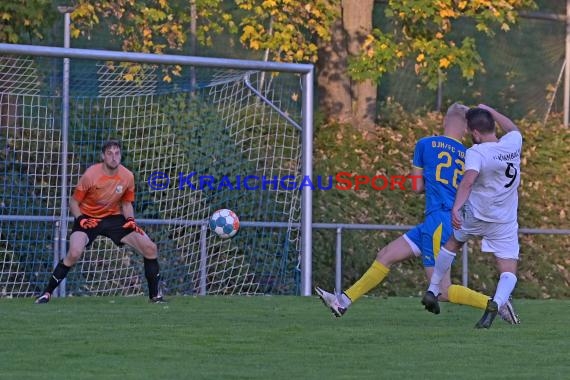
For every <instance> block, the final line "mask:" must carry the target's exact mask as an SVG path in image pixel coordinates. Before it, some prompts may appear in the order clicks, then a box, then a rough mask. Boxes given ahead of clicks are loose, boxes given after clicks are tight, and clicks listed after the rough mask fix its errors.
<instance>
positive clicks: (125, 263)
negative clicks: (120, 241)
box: [0, 55, 302, 296]
mask: <svg viewBox="0 0 570 380" xmlns="http://www.w3.org/2000/svg"><path fill="white" fill-rule="evenodd" d="M70 61H71V64H70V80H69V83H70V86H69V95H70V96H69V129H68V136H69V138H68V145H67V150H68V155H67V174H68V175H67V178H65V179H64V178H63V176H62V162H63V161H62V148H63V147H62V125H63V124H64V123H63V119H62V96H61V95H62V68H63V64H62V59H61V58H57V59H56V58H42V57H22V56H14V55H3V56H0V147H1V148H2V149H1V150H0V177H1V180H2V187H3V188H2V191H1V195H0V210H1V213H0V296H31V295H35V294H38V293H39V292H40V291H41V290H42V288H43V286H44V285H45V283H46V282H47V280H48V278H49V275H50V274H51V271H52V269H53V267H54V264H55V263H56V262H57V260H58V259H60V258H61V257H62V256H64V254H62V250H61V249H60V247H61V241H59V239H58V225H57V224H58V223H56V221H57V220H59V217H60V213H61V208H62V189H61V188H62V183H63V181H66V186H67V193H68V195H71V194H72V193H73V189H74V186H75V185H76V184H77V181H78V180H79V178H80V176H81V174H82V173H83V172H84V171H85V170H86V169H87V168H88V167H89V166H90V165H92V164H93V163H96V162H100V160H101V153H100V152H101V151H100V149H101V145H102V144H103V142H104V141H105V140H107V139H109V138H117V139H119V140H120V141H121V142H122V149H123V162H122V163H123V165H125V166H126V167H127V168H128V169H130V170H131V171H133V173H134V174H135V182H136V200H135V203H134V206H135V214H136V217H137V220H139V221H140V224H142V227H143V228H144V229H145V231H146V232H147V233H148V235H149V236H150V237H151V238H152V239H153V240H154V242H155V243H156V244H157V246H158V249H159V262H160V264H161V279H162V286H163V288H164V290H165V291H166V293H167V294H296V293H298V292H299V281H300V272H299V260H300V248H301V247H300V228H299V222H300V219H301V211H300V210H301V192H300V191H298V190H295V189H294V185H295V183H297V184H298V183H300V182H301V178H302V176H301V131H300V127H299V125H300V124H301V99H302V88H301V86H300V83H301V82H300V79H299V78H300V77H299V75H298V74H289V73H283V72H282V73H277V72H260V71H251V70H250V71H244V70H237V69H223V70H222V69H215V70H214V69H208V68H205V67H183V69H182V74H181V75H180V76H172V80H171V81H165V80H164V75H165V72H167V70H168V69H169V67H167V66H163V65H160V64H152V65H151V64H139V65H133V64H130V65H123V64H121V62H103V61H93V60H87V59H85V60H82V59H71V60H70ZM66 201H67V200H66ZM219 208H229V209H231V210H233V211H235V212H236V214H237V215H238V216H239V217H240V220H241V221H242V225H243V224H245V226H242V228H241V230H240V232H239V233H238V234H237V235H236V236H235V237H234V238H232V239H228V240H223V239H221V238H219V237H218V236H216V235H215V234H213V233H212V232H210V231H209V230H208V228H207V223H206V222H207V220H208V218H209V216H210V215H211V214H212V213H213V212H214V211H215V210H216V209H219ZM248 222H249V225H248ZM275 222H278V223H275ZM71 226H72V223H71V218H69V219H68V221H67V222H66V223H65V224H64V225H63V226H61V228H64V229H66V231H67V236H69V232H70V229H71ZM63 252H64V251H63ZM143 272H144V271H143V266H142V257H141V256H140V255H138V254H137V253H135V252H133V251H132V250H130V249H128V248H125V247H116V246H115V245H114V244H113V243H112V242H111V241H110V240H108V239H106V238H103V237H98V238H97V239H96V241H95V242H94V243H93V244H92V245H91V246H90V247H89V248H88V249H87V250H86V251H85V252H84V254H83V256H82V259H81V260H80V261H79V262H78V264H77V265H76V266H75V267H74V268H73V269H72V270H71V271H70V273H69V275H68V277H67V280H66V282H65V284H64V285H63V287H62V291H61V293H62V294H63V293H64V292H65V294H66V295H83V294H85V295H138V294H144V293H146V289H147V286H146V280H145V278H144V274H143Z"/></svg>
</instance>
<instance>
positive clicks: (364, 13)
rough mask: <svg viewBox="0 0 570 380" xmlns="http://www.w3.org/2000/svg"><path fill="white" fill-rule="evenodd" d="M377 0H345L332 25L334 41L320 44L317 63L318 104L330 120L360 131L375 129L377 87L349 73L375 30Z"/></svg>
mask: <svg viewBox="0 0 570 380" xmlns="http://www.w3.org/2000/svg"><path fill="white" fill-rule="evenodd" d="M373 6H374V0H342V2H341V4H339V5H338V9H337V10H338V14H339V15H340V17H339V19H338V20H337V21H336V22H335V23H334V24H333V25H332V30H331V42H330V43H326V44H321V46H320V49H319V60H318V63H317V73H318V74H317V84H318V94H319V106H320V109H321V110H322V111H323V112H324V113H325V115H326V118H327V120H328V121H336V122H340V123H352V124H353V125H354V126H355V127H356V128H358V129H361V130H371V129H373V128H374V122H375V120H376V98H377V93H376V91H377V86H376V84H375V83H373V82H372V81H370V80H367V81H364V82H355V81H352V80H351V79H350V77H349V76H348V58H349V56H351V55H357V54H359V53H360V47H361V46H362V43H363V42H364V39H365V38H366V36H367V35H368V34H370V32H371V31H372V9H373Z"/></svg>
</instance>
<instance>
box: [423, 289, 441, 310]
mask: <svg viewBox="0 0 570 380" xmlns="http://www.w3.org/2000/svg"><path fill="white" fill-rule="evenodd" d="M422 305H424V306H425V308H426V310H427V311H429V312H430V313H434V314H439V311H440V310H439V302H438V301H437V296H436V295H435V294H433V293H432V292H430V291H429V290H428V291H427V292H425V294H424V296H423V297H422Z"/></svg>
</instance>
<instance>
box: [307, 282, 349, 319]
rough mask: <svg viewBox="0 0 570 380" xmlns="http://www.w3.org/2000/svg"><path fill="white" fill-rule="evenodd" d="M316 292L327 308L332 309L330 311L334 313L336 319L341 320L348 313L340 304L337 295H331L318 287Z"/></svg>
mask: <svg viewBox="0 0 570 380" xmlns="http://www.w3.org/2000/svg"><path fill="white" fill-rule="evenodd" d="M315 291H316V292H317V294H318V295H319V298H320V299H321V301H323V303H324V304H325V306H326V307H328V308H329V309H330V311H331V312H332V313H333V315H334V316H335V317H337V318H340V317H342V316H343V314H344V313H346V310H347V308H346V307H343V306H342V305H341V304H340V302H339V300H338V297H337V296H336V294H334V293H329V292H327V291H326V290H324V289H321V288H319V287H316V288H315Z"/></svg>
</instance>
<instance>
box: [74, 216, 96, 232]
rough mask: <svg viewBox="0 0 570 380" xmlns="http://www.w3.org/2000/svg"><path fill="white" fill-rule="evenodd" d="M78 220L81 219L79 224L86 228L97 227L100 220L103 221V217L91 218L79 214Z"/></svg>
mask: <svg viewBox="0 0 570 380" xmlns="http://www.w3.org/2000/svg"><path fill="white" fill-rule="evenodd" d="M77 220H78V221H79V225H80V226H81V228H83V229H85V230H88V229H90V228H95V227H97V226H98V225H99V222H100V221H101V219H99V218H90V217H88V216H85V215H79V217H78V218H77Z"/></svg>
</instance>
